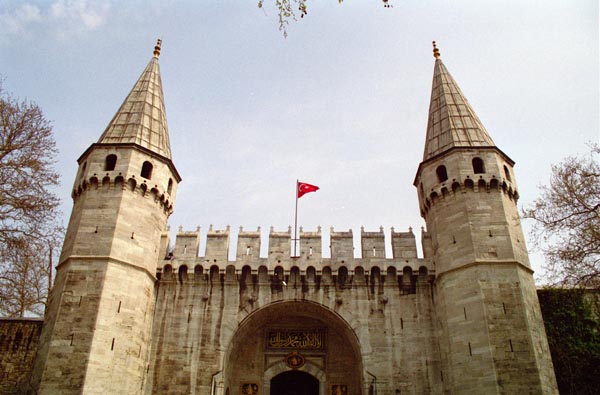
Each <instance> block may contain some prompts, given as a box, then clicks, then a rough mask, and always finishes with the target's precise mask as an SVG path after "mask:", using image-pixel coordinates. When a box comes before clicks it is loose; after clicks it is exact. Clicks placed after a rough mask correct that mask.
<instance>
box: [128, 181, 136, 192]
mask: <svg viewBox="0 0 600 395" xmlns="http://www.w3.org/2000/svg"><path fill="white" fill-rule="evenodd" d="M136 185H137V181H136V180H135V178H130V179H129V180H127V187H128V188H129V190H130V191H135V187H136Z"/></svg>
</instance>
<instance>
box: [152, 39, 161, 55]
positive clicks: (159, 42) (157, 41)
mask: <svg viewBox="0 0 600 395" xmlns="http://www.w3.org/2000/svg"><path fill="white" fill-rule="evenodd" d="M161 44H162V40H161V39H160V38H159V39H158V40H156V45H155V46H154V57H155V58H158V57H159V56H160V45H161Z"/></svg>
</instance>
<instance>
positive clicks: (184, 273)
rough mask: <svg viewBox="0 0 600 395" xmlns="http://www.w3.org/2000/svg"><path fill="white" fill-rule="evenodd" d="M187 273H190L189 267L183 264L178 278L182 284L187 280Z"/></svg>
mask: <svg viewBox="0 0 600 395" xmlns="http://www.w3.org/2000/svg"><path fill="white" fill-rule="evenodd" d="M187 273H188V267H187V265H181V266H179V271H178V273H177V274H178V275H177V277H178V280H179V283H180V284H183V283H184V282H186V281H187Z"/></svg>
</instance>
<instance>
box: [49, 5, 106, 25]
mask: <svg viewBox="0 0 600 395" xmlns="http://www.w3.org/2000/svg"><path fill="white" fill-rule="evenodd" d="M110 6H111V4H110V1H92V2H88V1H87V0H58V1H56V2H55V3H53V4H52V5H51V6H50V11H49V16H50V17H51V18H54V19H56V20H61V21H66V22H68V23H69V25H71V26H70V27H71V28H73V27H74V28H76V29H77V28H78V29H82V30H95V29H97V28H98V27H99V26H101V25H102V24H103V23H104V22H105V21H106V18H107V16H108V12H109V10H110Z"/></svg>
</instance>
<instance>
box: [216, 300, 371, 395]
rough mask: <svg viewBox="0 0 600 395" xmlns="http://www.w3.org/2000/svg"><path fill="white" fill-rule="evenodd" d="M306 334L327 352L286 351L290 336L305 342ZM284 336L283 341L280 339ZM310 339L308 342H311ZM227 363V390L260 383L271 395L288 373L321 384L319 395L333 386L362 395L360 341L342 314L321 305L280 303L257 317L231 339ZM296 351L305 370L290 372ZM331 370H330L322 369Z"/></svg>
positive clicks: (307, 348)
mask: <svg viewBox="0 0 600 395" xmlns="http://www.w3.org/2000/svg"><path fill="white" fill-rule="evenodd" d="M302 333H307V334H309V335H311V336H312V339H315V338H316V337H315V336H320V337H318V338H320V339H321V344H322V348H319V347H317V346H315V344H317V343H318V342H313V344H312V345H309V346H302V345H301V346H299V347H298V345H297V344H295V345H291V346H289V347H288V346H286V345H285V342H284V341H280V340H279V339H282V338H284V337H286V334H297V335H298V337H296V338H302V335H301V334H302ZM277 336H279V337H277ZM306 338H308V337H306ZM225 344H228V345H227V350H226V352H225V356H224V361H223V383H224V388H236V389H237V388H241V386H242V385H243V384H245V383H256V384H258V386H259V388H261V389H262V391H263V392H261V394H267V395H268V394H269V393H270V385H271V380H272V379H273V378H274V377H276V376H278V375H280V374H282V373H285V372H287V371H292V370H298V371H302V372H306V373H308V374H310V375H311V376H313V377H316V378H317V379H318V380H319V388H320V390H319V394H320V395H324V394H327V392H326V389H328V388H331V385H333V384H336V385H337V384H344V385H346V386H347V388H348V393H352V394H362V393H364V391H363V389H364V387H363V385H364V384H363V383H364V381H363V380H364V378H363V374H364V372H363V363H362V358H361V355H362V352H361V347H360V343H359V341H358V337H357V335H356V333H355V331H354V329H353V327H352V326H351V325H350V324H349V323H348V322H347V321H346V320H345V319H344V318H343V317H342V316H340V315H339V314H338V313H336V312H335V311H333V310H331V309H329V308H328V307H325V306H323V305H321V304H319V303H316V302H312V301H307V300H296V301H279V302H273V303H270V304H268V305H266V306H263V307H261V308H259V309H257V310H254V311H252V312H251V313H250V314H248V315H247V316H246V317H245V318H243V319H242V320H241V322H239V324H238V326H237V329H236V331H235V332H234V333H232V334H231V336H230V337H229V339H228V342H227V343H225ZM294 351H297V352H298V353H299V355H300V356H301V357H302V358H303V364H302V365H301V366H299V367H298V366H296V367H294V366H291V365H290V363H289V362H288V359H287V357H289V356H290V355H291V354H293V352H294ZM324 366H327V367H328V368H327V369H324V368H323V367H324Z"/></svg>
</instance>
